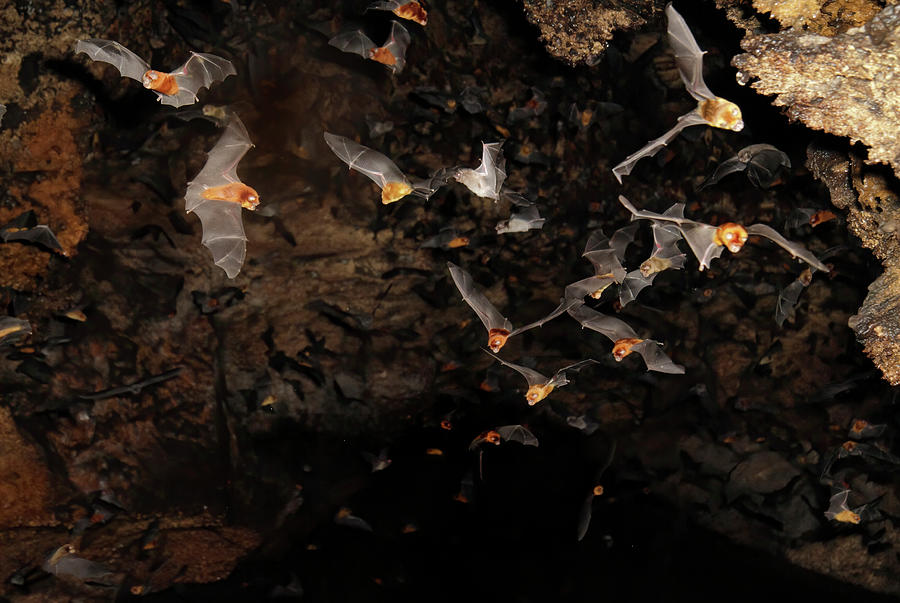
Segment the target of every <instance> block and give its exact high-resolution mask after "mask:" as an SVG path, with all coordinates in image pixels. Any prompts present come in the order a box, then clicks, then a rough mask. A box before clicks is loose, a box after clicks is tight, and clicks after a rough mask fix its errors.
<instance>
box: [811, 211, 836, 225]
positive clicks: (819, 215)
mask: <svg viewBox="0 0 900 603" xmlns="http://www.w3.org/2000/svg"><path fill="white" fill-rule="evenodd" d="M836 217H837V216H836V215H835V214H834V212H833V211H829V210H827V209H822V210H819V211H817V212H816V213H814V214H813V215H812V216H810V218H809V225H810V226H812V227H813V228H815V227H816V226H818V225H819V224H824V223H825V222H828V221H829V220H834V219H835V218H836Z"/></svg>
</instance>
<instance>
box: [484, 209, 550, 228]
mask: <svg viewBox="0 0 900 603" xmlns="http://www.w3.org/2000/svg"><path fill="white" fill-rule="evenodd" d="M544 222H546V220H545V219H544V218H542V217H541V214H540V213H539V212H538V208H537V205H530V206H527V207H524V208H522V209H520V210H518V211H515V212H513V213H512V215H510V217H509V219H508V220H501V221H500V222H497V226H496V230H497V234H504V233H507V232H527V231H529V230H540V229H541V228H543V226H544Z"/></svg>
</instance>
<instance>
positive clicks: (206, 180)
mask: <svg viewBox="0 0 900 603" xmlns="http://www.w3.org/2000/svg"><path fill="white" fill-rule="evenodd" d="M252 146H253V143H252V142H250V135H249V134H247V129H246V128H245V127H244V124H243V123H242V122H241V120H240V118H238V116H237V115H235V114H231V115H230V116H229V118H228V125H227V126H226V127H225V133H224V134H222V137H221V138H220V139H219V141H218V142H217V143H216V146H214V147H213V148H212V150H211V151H210V152H209V158H208V159H207V160H206V165H204V166H203V169H202V170H200V173H199V174H197V177H196V178H194V180H193V181H191V182H190V183H188V188H187V192H186V193H185V195H184V207H185V211H187V212H188V213H194V214H196V215H197V217H198V218H200V222H201V224H202V225H203V244H204V245H205V246H206V247H208V248H209V250H210V251H211V252H212V255H213V262H215V264H216V266H219V267H220V268H222V270H224V271H225V274H227V275H228V278H234V277H236V276H237V275H238V273H239V272H240V271H241V266H243V265H244V257H245V256H246V254H247V237H246V235H245V234H244V223H243V217H242V215H241V212H242V211H243V209H249V210H251V211H252V210H253V209H255V208H256V206H257V205H258V204H259V193H257V192H256V191H255V190H253V189H252V188H251V187H249V186H247V185H246V184H244V183H243V182H241V181H240V179H239V178H238V176H237V165H238V163H240V161H241V159H242V158H243V157H244V155H245V154H246V153H247V151H248V150H250V147H252Z"/></svg>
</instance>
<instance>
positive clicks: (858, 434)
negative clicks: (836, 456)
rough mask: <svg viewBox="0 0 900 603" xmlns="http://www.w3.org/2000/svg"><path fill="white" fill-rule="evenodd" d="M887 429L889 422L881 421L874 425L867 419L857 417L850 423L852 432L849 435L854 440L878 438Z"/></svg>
mask: <svg viewBox="0 0 900 603" xmlns="http://www.w3.org/2000/svg"><path fill="white" fill-rule="evenodd" d="M885 429H887V424H885V423H881V424H878V425H872V424H871V423H869V422H868V421H866V420H865V419H855V420H854V421H853V423H851V424H850V432H849V433H848V435H849V436H850V437H851V438H853V439H854V440H867V439H869V438H877V437H879V436H881V434H883V433H884V431H885Z"/></svg>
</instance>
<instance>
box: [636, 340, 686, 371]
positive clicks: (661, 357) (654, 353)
mask: <svg viewBox="0 0 900 603" xmlns="http://www.w3.org/2000/svg"><path fill="white" fill-rule="evenodd" d="M631 351H632V352H637V353H638V354H640V355H641V358H643V359H644V363H646V365H647V370H648V371H656V372H658V373H669V374H672V375H683V374H684V367H683V366H681V365H680V364H675V363H674V362H672V359H671V358H669V357H668V356H667V355H666V353H665V352H663V351H662V346H661V345H660V343H659V342H658V341H654V340H652V339H645V340H644V341H642V342H640V343H637V344H635V345H634V346H632V348H631Z"/></svg>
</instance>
